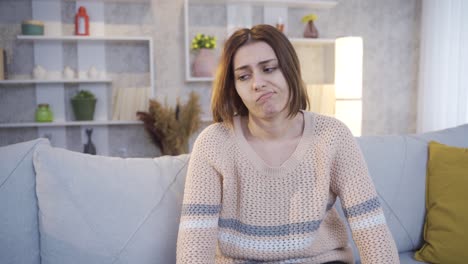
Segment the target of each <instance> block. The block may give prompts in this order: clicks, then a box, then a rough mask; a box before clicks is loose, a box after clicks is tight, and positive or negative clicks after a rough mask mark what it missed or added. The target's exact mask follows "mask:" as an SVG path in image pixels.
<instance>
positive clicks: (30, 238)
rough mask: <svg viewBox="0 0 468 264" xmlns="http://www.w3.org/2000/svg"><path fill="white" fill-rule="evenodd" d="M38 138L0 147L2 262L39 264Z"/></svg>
mask: <svg viewBox="0 0 468 264" xmlns="http://www.w3.org/2000/svg"><path fill="white" fill-rule="evenodd" d="M48 144H49V141H48V140H46V139H36V140H32V141H27V142H22V143H18V144H13V145H9V146H4V147H0V157H1V158H0V263H24V264H39V263H40V262H41V259H40V256H39V253H40V252H39V230H38V224H37V200H36V178H35V175H34V168H33V166H32V159H33V152H34V149H35V148H36V147H37V146H39V145H48Z"/></svg>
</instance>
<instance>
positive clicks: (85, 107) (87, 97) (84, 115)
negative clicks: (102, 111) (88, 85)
mask: <svg viewBox="0 0 468 264" xmlns="http://www.w3.org/2000/svg"><path fill="white" fill-rule="evenodd" d="M70 101H71V104H72V108H73V113H74V114H75V119H76V120H79V121H82V120H93V119H94V110H95V109H96V101H97V99H96V96H94V94H93V93H92V92H90V91H87V90H79V91H78V92H77V93H76V94H75V95H74V96H73V97H72V98H71V99H70Z"/></svg>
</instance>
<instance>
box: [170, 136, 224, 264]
mask: <svg viewBox="0 0 468 264" xmlns="http://www.w3.org/2000/svg"><path fill="white" fill-rule="evenodd" d="M210 138H211V139H212V138H213V137H210V136H208V135H206V133H202V134H200V136H199V137H198V138H197V140H196V142H195V144H194V147H193V150H192V154H191V156H190V162H189V167H188V170H187V177H186V181H185V191H184V199H183V205H182V213H181V220H180V224H179V234H178V239H177V263H178V264H185V263H190V264H197V263H202V264H209V263H215V254H216V245H217V236H218V219H219V212H220V208H221V206H220V202H221V180H220V175H219V174H218V173H217V171H216V169H215V168H214V166H213V162H212V161H213V159H214V158H215V157H214V148H213V142H210Z"/></svg>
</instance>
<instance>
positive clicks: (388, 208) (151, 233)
mask: <svg viewBox="0 0 468 264" xmlns="http://www.w3.org/2000/svg"><path fill="white" fill-rule="evenodd" d="M430 140H436V141H438V142H441V143H444V144H448V145H453V146H459V147H468V125H463V126H459V127H456V128H451V129H446V130H442V131H436V132H432V133H426V134H420V135H401V136H372V137H360V138H358V142H359V145H360V147H361V149H362V151H363V153H364V156H365V158H366V161H367V163H368V166H369V170H370V173H371V176H372V178H373V180H374V183H375V186H376V188H377V190H378V193H379V196H380V198H381V201H382V204H383V206H384V212H385V214H386V217H387V222H388V225H389V227H390V230H391V232H392V234H393V236H394V238H395V240H396V244H397V247H398V251H399V252H400V259H401V263H420V262H417V261H415V260H413V258H412V256H413V252H414V250H416V249H418V248H419V247H420V246H421V243H422V232H423V223H424V214H425V208H424V204H425V202H424V201H425V200H424V199H425V177H426V161H427V143H428V141H430ZM188 158H189V156H188V155H181V156H176V157H168V156H165V157H159V158H154V159H151V158H131V159H121V158H113V157H100V156H91V155H85V154H81V153H76V152H71V151H67V150H64V149H58V148H53V147H51V146H50V144H49V142H48V141H47V140H45V139H37V140H34V141H29V142H24V143H19V144H14V145H10V146H5V147H1V148H0V212H1V213H0V263H2V264H13V263H15V264H16V263H21V264H33V263H34V264H36V263H47V264H49V263H62V264H63V263H100V264H102V263H139V264H140V263H141V264H144V263H162V264H168V263H175V248H176V239H177V229H178V221H179V214H180V212H179V211H180V207H181V202H182V197H183V186H184V178H185V173H186V168H187V162H188ZM337 207H339V206H337ZM338 209H339V208H338ZM339 210H340V209H339ZM351 244H352V242H351ZM356 261H357V262H359V257H358V256H357V255H356Z"/></svg>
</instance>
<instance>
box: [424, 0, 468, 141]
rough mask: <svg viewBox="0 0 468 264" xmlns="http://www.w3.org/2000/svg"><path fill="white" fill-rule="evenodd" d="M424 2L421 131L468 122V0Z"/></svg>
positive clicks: (431, 0) (430, 0)
mask: <svg viewBox="0 0 468 264" xmlns="http://www.w3.org/2000/svg"><path fill="white" fill-rule="evenodd" d="M421 2H422V17H421V40H420V43H421V44H420V45H421V46H420V64H419V84H418V116H417V130H418V132H426V131H433V130H439V129H444V128H448V127H453V126H457V125H460V124H464V123H468V15H467V14H468V1H466V0H444V1H440V0H424V1H421Z"/></svg>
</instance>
